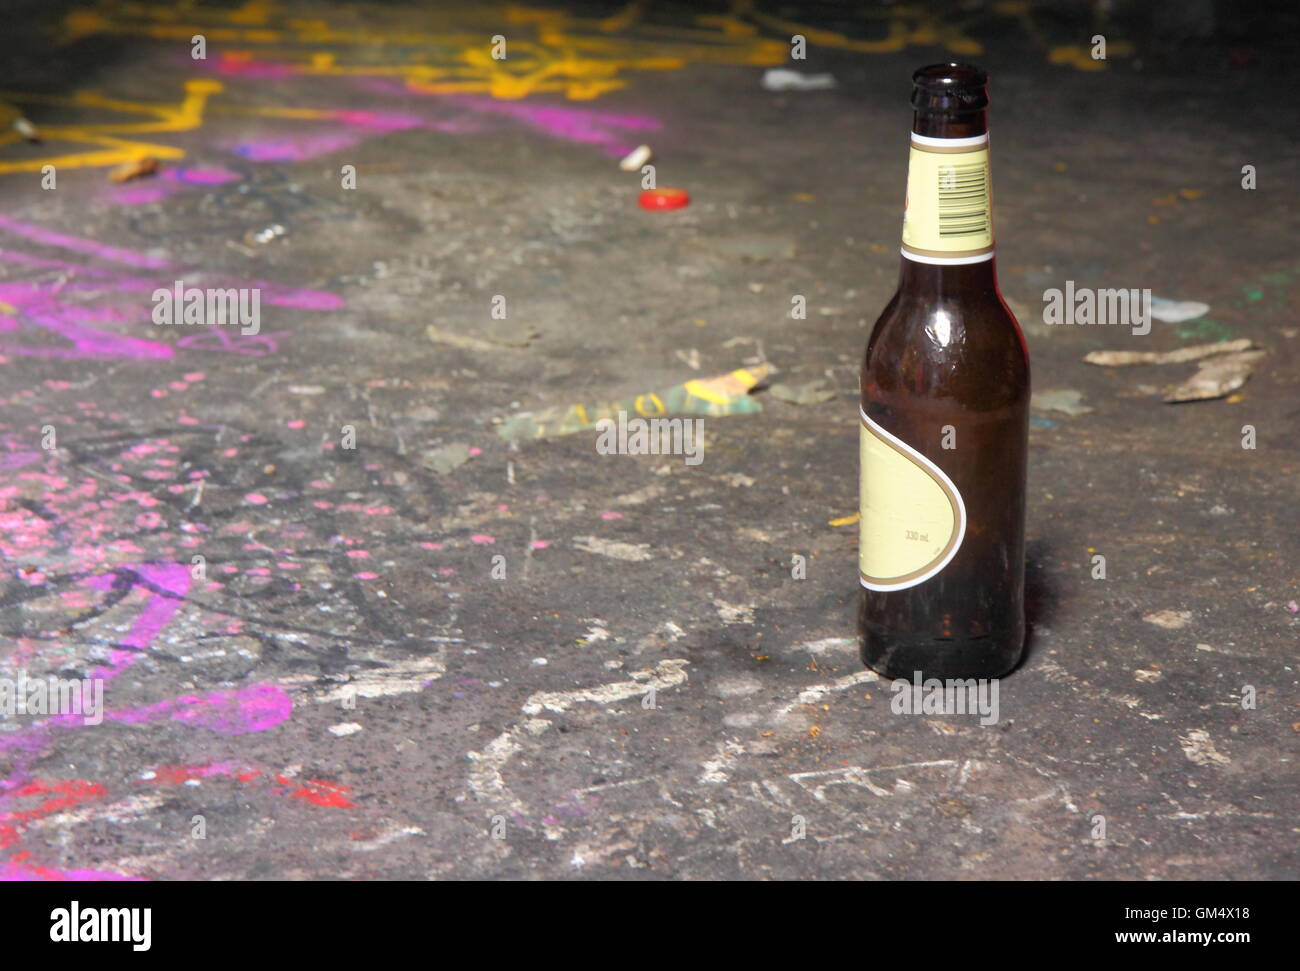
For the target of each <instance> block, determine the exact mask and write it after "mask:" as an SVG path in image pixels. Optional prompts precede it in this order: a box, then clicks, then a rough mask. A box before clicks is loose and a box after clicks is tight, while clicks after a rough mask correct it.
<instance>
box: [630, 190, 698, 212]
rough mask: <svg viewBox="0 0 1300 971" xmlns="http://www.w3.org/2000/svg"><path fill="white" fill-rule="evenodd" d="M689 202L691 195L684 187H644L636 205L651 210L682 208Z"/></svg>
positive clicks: (662, 210)
mask: <svg viewBox="0 0 1300 971" xmlns="http://www.w3.org/2000/svg"><path fill="white" fill-rule="evenodd" d="M690 204H691V197H690V194H689V193H688V192H687V191H686V190H685V189H674V188H672V187H670V186H665V187H664V188H662V189H646V190H645V191H644V192H642V193H641V195H639V196H638V197H637V205H639V206H640V207H641V208H642V209H649V210H650V211H651V212H667V211H668V210H670V209H683V208H685V207H686V206H689V205H690Z"/></svg>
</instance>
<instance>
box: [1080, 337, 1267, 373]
mask: <svg viewBox="0 0 1300 971" xmlns="http://www.w3.org/2000/svg"><path fill="white" fill-rule="evenodd" d="M1250 346H1251V343H1250V341H1249V340H1247V339H1246V338H1244V337H1243V338H1242V339H1241V340H1235V341H1220V342H1219V343H1217V344H1196V345H1193V346H1192V347H1180V348H1178V349H1177V350H1175V351H1093V352H1092V353H1090V354H1088V355H1087V356H1086V357H1084V361H1085V362H1086V363H1088V364H1099V365H1101V366H1103V367H1119V366H1123V365H1125V364H1185V363H1186V362H1188V361H1198V360H1200V359H1201V358H1203V357H1212V356H1214V355H1216V354H1234V353H1236V352H1237V351H1244V350H1246V349H1248V348H1249V347H1250Z"/></svg>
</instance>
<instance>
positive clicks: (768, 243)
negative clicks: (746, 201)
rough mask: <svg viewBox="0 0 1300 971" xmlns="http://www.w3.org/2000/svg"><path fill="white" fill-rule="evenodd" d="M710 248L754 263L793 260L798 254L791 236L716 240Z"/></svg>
mask: <svg viewBox="0 0 1300 971" xmlns="http://www.w3.org/2000/svg"><path fill="white" fill-rule="evenodd" d="M709 248H710V249H711V250H712V251H713V252H714V253H717V254H719V255H721V256H731V257H734V258H736V259H740V260H748V261H751V262H754V263H765V262H767V261H768V260H792V259H794V258H795V256H796V255H797V254H798V249H797V248H796V246H795V241H794V240H793V239H792V238H791V237H789V236H764V235H758V234H754V233H750V234H747V235H745V236H739V237H733V238H730V239H728V238H725V237H724V238H716V237H715V238H714V239H711V240H710V241H709Z"/></svg>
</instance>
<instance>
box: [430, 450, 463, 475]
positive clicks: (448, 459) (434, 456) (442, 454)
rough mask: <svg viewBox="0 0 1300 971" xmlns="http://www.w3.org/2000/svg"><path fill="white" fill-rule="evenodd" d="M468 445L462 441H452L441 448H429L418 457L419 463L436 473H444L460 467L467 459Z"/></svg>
mask: <svg viewBox="0 0 1300 971" xmlns="http://www.w3.org/2000/svg"><path fill="white" fill-rule="evenodd" d="M469 456H470V451H469V446H468V445H466V444H465V443H464V442H452V443H451V444H450V445H444V446H443V447H442V448H431V449H429V450H428V451H426V452H425V453H424V454H423V455H422V456H421V458H420V464H421V465H423V466H424V467H425V468H426V469H429V470H430V471H431V472H435V473H437V474H438V475H446V474H447V473H448V472H451V471H453V470H454V469H458V468H460V467H461V466H462V465H464V464H465V463H466V462H468V461H469Z"/></svg>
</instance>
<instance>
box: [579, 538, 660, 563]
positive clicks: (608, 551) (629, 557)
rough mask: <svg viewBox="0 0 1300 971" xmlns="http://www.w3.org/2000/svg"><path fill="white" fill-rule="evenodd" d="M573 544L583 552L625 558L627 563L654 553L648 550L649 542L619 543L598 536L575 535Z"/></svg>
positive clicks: (641, 559)
mask: <svg viewBox="0 0 1300 971" xmlns="http://www.w3.org/2000/svg"><path fill="white" fill-rule="evenodd" d="M573 545H574V546H575V547H577V548H578V549H580V550H582V552H584V553H595V554H597V555H598V556H608V557H609V558H610V559H614V560H626V561H627V562H629V563H640V562H641V561H643V560H650V559H653V558H654V554H653V553H651V552H649V548H650V544H649V543H636V544H632V543H620V542H619V541H618V540H613V539H601V538H600V537H598V536H575V537H573Z"/></svg>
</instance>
